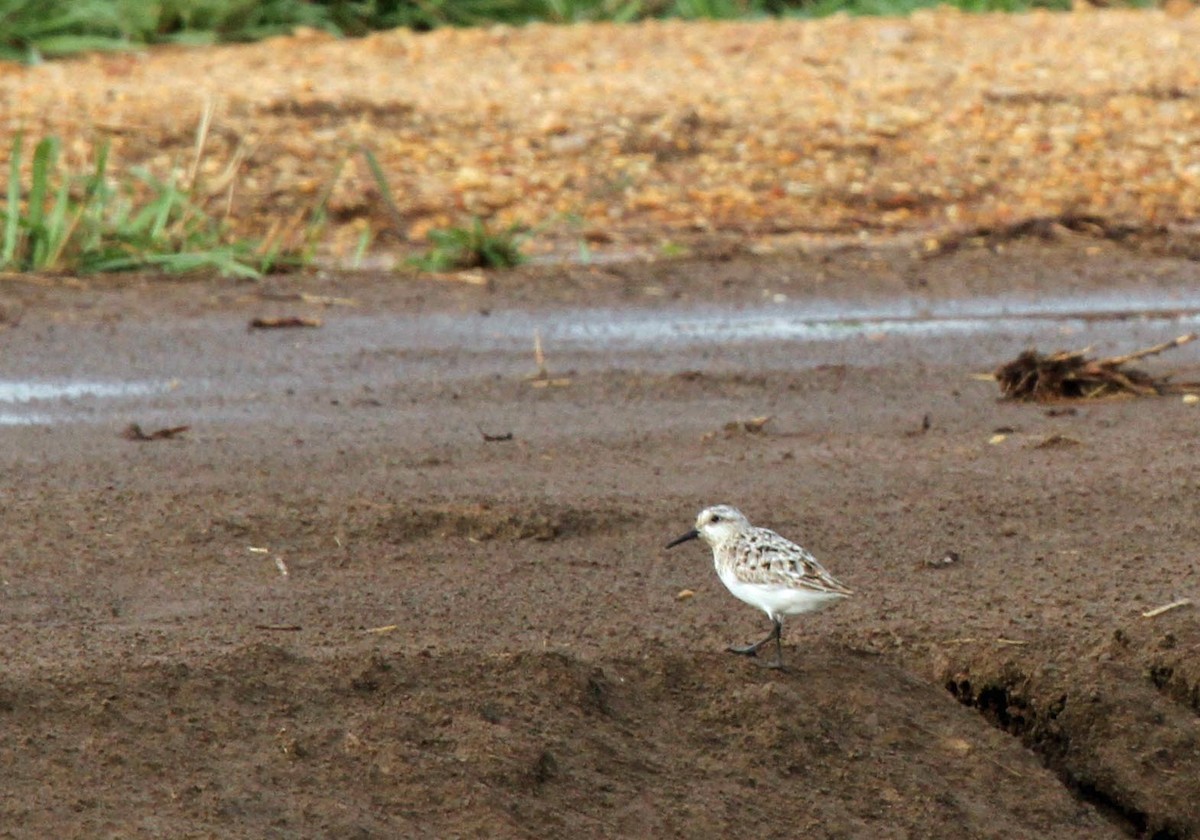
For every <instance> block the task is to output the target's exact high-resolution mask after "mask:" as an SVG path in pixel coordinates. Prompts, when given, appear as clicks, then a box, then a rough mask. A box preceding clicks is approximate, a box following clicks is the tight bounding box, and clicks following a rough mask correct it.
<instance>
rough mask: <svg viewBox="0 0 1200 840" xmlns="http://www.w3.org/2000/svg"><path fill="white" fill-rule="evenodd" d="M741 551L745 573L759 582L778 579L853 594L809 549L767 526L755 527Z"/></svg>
mask: <svg viewBox="0 0 1200 840" xmlns="http://www.w3.org/2000/svg"><path fill="white" fill-rule="evenodd" d="M738 555H739V556H738V557H737V564H738V567H739V571H740V573H741V575H742V576H743V578H749V579H751V580H753V581H754V582H755V583H776V582H777V583H782V584H786V585H788V586H801V587H804V588H805V589H812V590H815V591H817V592H828V593H830V594H831V595H851V594H853V592H852V590H851V589H850V588H849V587H847V586H845V585H844V584H842V583H841V582H840V581H839V580H838V579H837V578H835V577H834V576H833V575H831V574H829V572H828V571H826V569H825V567H824V566H822V565H821V564H820V563H818V562H817V558H815V557H813V556H812V554H810V553H809V552H808V550H807V549H805V548H802V547H801V546H798V545H796V544H795V543H794V542H792V541H791V540H789V539H786V538H785V537H781V536H780V535H779V534H777V533H775V532H774V531H770V530H768V529H766V528H755V529H754V533H753V534H750V535H749V536H748V538H747V539H746V540H745V541H743V542H742V544H741V546H740V547H739V550H738Z"/></svg>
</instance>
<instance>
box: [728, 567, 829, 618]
mask: <svg viewBox="0 0 1200 840" xmlns="http://www.w3.org/2000/svg"><path fill="white" fill-rule="evenodd" d="M718 574H719V575H720V576H721V582H722V583H723V584H725V587H726V588H727V589H728V590H729V591H730V592H732V593H733V594H734V597H736V598H739V599H741V600H743V601H745V602H746V603H747V604H750V605H751V606H754V607H758V608H759V609H760V610H762V611H763V612H765V613H766V614H767V615H768V616H770V617H771V619H772V620H774V619H782V618H783V617H784V616H787V615H800V614H802V613H807V612H816V611H817V610H823V609H825V608H826V607H828V606H830V605H831V604H833V603H834V602H836V601H840V600H842V598H844V597H845V596H844V595H838V594H836V593H833V592H817V591H815V590H813V589H798V588H796V587H792V586H781V585H779V584H770V583H742V582H741V581H740V580H738V579H737V578H736V577H735V576H734V574H733V572H732V570H729V571H723V572H718Z"/></svg>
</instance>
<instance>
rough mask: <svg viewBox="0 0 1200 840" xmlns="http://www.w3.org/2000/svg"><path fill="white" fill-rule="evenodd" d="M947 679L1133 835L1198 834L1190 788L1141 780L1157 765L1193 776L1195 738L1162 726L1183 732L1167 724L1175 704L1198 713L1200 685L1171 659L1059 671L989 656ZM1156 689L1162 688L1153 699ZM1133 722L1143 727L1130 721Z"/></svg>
mask: <svg viewBox="0 0 1200 840" xmlns="http://www.w3.org/2000/svg"><path fill="white" fill-rule="evenodd" d="M1128 644H1129V642H1128V638H1127V637H1126V636H1125V635H1124V634H1123V633H1122V632H1121V631H1117V632H1116V633H1115V634H1114V641H1113V642H1112V643H1111V646H1112V647H1114V648H1116V649H1121V648H1125V647H1127V646H1128ZM1106 654H1107V650H1106V651H1105V654H1102V655H1101V657H1100V659H1101V662H1102V663H1107V662H1109V661H1110V659H1109V658H1108V657H1107V655H1106ZM1049 659H1053V657H1052V656H1051V657H1049ZM1048 674H1053V675H1055V676H1048ZM943 687H944V688H945V689H946V691H947V692H948V693H949V694H950V695H951V696H952V697H954V698H955V699H956V700H957V701H958V702H960V703H962V704H963V705H964V706H967V707H969V708H972V709H974V710H976V711H977V712H979V713H980V715H981V716H983V718H984V719H985V720H987V721H988V722H990V723H991V724H992V725H993V726H995V727H996V728H997V729H999V730H1001V731H1003V732H1006V733H1008V734H1009V735H1012V736H1013V737H1015V738H1017V739H1019V740H1020V741H1021V743H1022V744H1023V745H1024V746H1026V747H1027V748H1028V749H1030V750H1031V751H1032V752H1033V753H1035V754H1036V755H1037V756H1038V757H1039V758H1040V759H1041V760H1042V762H1043V763H1044V765H1045V766H1046V767H1047V768H1048V769H1050V770H1051V771H1053V772H1054V773H1055V775H1057V776H1058V778H1059V780H1060V781H1061V782H1062V784H1063V785H1064V787H1065V788H1066V789H1067V790H1068V791H1069V792H1070V793H1071V794H1072V795H1073V796H1074V797H1076V798H1077V799H1078V800H1080V801H1082V802H1085V803H1087V804H1088V805H1090V806H1092V807H1094V808H1095V809H1096V810H1097V811H1098V812H1099V813H1101V814H1103V815H1104V816H1105V817H1106V818H1107V819H1108V820H1110V822H1112V823H1113V825H1115V826H1116V827H1118V828H1119V829H1120V830H1122V831H1123V832H1125V833H1126V834H1127V835H1129V836H1130V837H1138V838H1149V839H1150V840H1188V838H1194V837H1196V836H1198V823H1197V820H1196V817H1195V815H1194V813H1193V810H1192V805H1191V801H1190V797H1188V796H1187V794H1186V793H1185V792H1184V795H1183V796H1173V795H1172V794H1173V793H1175V791H1166V792H1163V791H1159V790H1153V788H1154V785H1153V783H1150V784H1151V789H1152V791H1153V792H1151V793H1147V791H1146V789H1145V788H1144V787H1141V786H1139V784H1138V783H1139V782H1140V783H1141V785H1142V786H1144V785H1146V784H1147V776H1148V775H1150V774H1152V773H1155V772H1158V773H1162V774H1165V775H1164V778H1166V779H1175V778H1178V776H1179V775H1180V774H1181V773H1187V774H1188V775H1189V776H1190V775H1191V772H1190V771H1189V770H1188V768H1187V766H1186V765H1188V764H1193V763H1195V757H1194V753H1195V750H1194V745H1193V744H1192V741H1193V740H1194V739H1192V738H1189V737H1187V736H1186V735H1183V736H1180V735H1165V736H1163V735H1160V734H1158V733H1159V732H1160V731H1162V730H1167V729H1175V730H1176V731H1177V732H1178V731H1179V730H1184V731H1186V727H1179V726H1176V727H1171V726H1170V724H1171V723H1174V722H1175V721H1174V719H1173V718H1172V712H1174V713H1175V715H1176V716H1179V707H1183V708H1184V709H1186V710H1187V713H1185V714H1183V715H1182V716H1183V717H1184V718H1185V722H1186V718H1188V717H1190V716H1191V715H1194V714H1195V712H1196V706H1195V705H1194V703H1193V698H1194V696H1195V695H1196V693H1197V690H1198V689H1197V686H1196V684H1195V683H1194V682H1189V681H1188V680H1187V679H1186V678H1177V677H1176V673H1175V670H1174V667H1173V666H1172V665H1169V664H1165V663H1162V662H1159V663H1158V664H1152V665H1150V666H1149V667H1145V668H1143V669H1141V670H1140V671H1133V670H1132V669H1128V668H1123V669H1121V670H1119V671H1118V670H1115V669H1113V668H1111V667H1105V665H1103V664H1102V665H1100V666H1099V667H1097V666H1096V665H1095V664H1094V663H1088V662H1082V663H1073V667H1071V668H1064V669H1062V671H1061V672H1060V671H1059V669H1058V668H1057V666H1055V665H1053V664H1051V665H1048V666H1047V665H1046V664H1045V663H1044V662H1040V663H1037V664H1035V663H1034V662H1022V663H1017V662H1014V661H1011V660H1008V661H999V662H997V661H991V662H989V661H987V660H986V657H985V658H984V659H983V660H982V661H976V662H972V663H960V664H959V665H957V666H952V667H950V668H947V669H945V670H944V671H943ZM1150 687H1153V689H1155V690H1156V691H1158V692H1159V693H1160V694H1161V699H1160V700H1158V701H1157V702H1156V700H1155V697H1154V695H1153V694H1149V692H1148V688H1150ZM1147 695H1149V699H1147ZM1162 700H1168V701H1170V702H1167V703H1163V702H1162ZM1159 705H1161V706H1162V707H1163V708H1158V706H1159ZM1172 706H1173V707H1174V708H1172ZM1133 720H1136V721H1139V722H1140V723H1141V724H1142V725H1141V727H1136V728H1135V727H1134V726H1131V725H1130V724H1129V722H1130V721H1133ZM1147 724H1148V725H1147ZM1160 793H1161V794H1162V795H1159V794H1160Z"/></svg>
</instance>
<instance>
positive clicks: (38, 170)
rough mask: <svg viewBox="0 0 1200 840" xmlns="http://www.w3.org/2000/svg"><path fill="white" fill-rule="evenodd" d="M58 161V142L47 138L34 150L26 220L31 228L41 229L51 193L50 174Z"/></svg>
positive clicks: (52, 138)
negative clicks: (48, 194) (48, 196)
mask: <svg viewBox="0 0 1200 840" xmlns="http://www.w3.org/2000/svg"><path fill="white" fill-rule="evenodd" d="M57 160H58V140H57V139H56V138H54V137H46V138H44V139H42V140H40V141H38V144H37V146H35V147H34V150H33V180H32V181H31V182H30V185H29V205H28V206H27V207H26V208H25V218H26V220H27V221H28V224H29V226H30V227H31V228H40V227H41V225H42V218H43V216H44V215H45V212H46V194H47V193H48V192H49V191H50V172H51V170H52V169H53V168H54V164H55V162H56V161H57Z"/></svg>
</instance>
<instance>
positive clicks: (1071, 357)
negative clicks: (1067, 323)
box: [992, 333, 1200, 402]
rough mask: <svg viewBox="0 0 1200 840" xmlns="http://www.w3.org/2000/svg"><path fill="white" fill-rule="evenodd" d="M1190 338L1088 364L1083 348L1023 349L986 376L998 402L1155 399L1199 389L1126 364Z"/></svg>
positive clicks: (1191, 338) (1198, 384)
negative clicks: (997, 386) (994, 383)
mask: <svg viewBox="0 0 1200 840" xmlns="http://www.w3.org/2000/svg"><path fill="white" fill-rule="evenodd" d="M1196 337H1197V334H1196V333H1188V334H1187V335H1181V336H1179V337H1178V338H1176V339H1174V340H1172V341H1167V342H1163V343H1162V344H1156V345H1154V346H1153V347H1147V348H1145V349H1143V350H1138V351H1135V352H1133V353H1127V354H1125V355H1123V356H1112V357H1109V358H1107V359H1089V358H1088V357H1087V348H1085V349H1083V350H1061V351H1059V352H1057V353H1049V354H1042V353H1039V352H1038V351H1037V350H1026V351H1025V352H1024V353H1022V354H1021V355H1019V356H1017V358H1015V359H1013V360H1012V361H1010V362H1006V363H1004V364H1002V365H1000V367H998V368H996V370H995V372H994V373H993V374H992V375H993V376H994V377H995V379H996V381H997V382H998V383H1000V393H1001V395H1002V397H1003V398H1004V399H1009V400H1024V401H1028V402H1044V401H1048V400H1060V399H1100V398H1104V397H1113V396H1118V395H1133V396H1157V395H1160V394H1180V393H1185V392H1189V391H1197V390H1200V382H1171V381H1169V377H1166V376H1161V377H1156V376H1153V375H1151V374H1149V373H1146V372H1145V371H1143V370H1140V369H1138V368H1131V367H1128V366H1127V365H1128V364H1129V363H1130V362H1134V361H1137V360H1138V359H1144V358H1146V357H1147V356H1155V355H1157V354H1159V353H1162V352H1164V351H1167V350H1173V349H1175V348H1176V347H1182V346H1183V345H1185V344H1188V343H1189V342H1192V341H1195V340H1196Z"/></svg>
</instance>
